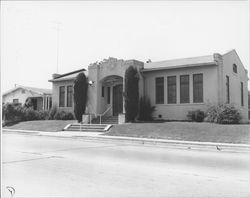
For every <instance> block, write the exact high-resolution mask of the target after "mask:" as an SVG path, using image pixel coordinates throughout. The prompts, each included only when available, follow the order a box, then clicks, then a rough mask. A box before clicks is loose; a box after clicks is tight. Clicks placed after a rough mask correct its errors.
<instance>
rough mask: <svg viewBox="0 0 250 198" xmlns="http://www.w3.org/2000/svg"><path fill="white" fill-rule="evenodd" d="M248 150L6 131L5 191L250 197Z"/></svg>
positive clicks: (54, 194) (26, 194) (28, 194)
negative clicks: (133, 142) (91, 139)
mask: <svg viewBox="0 0 250 198" xmlns="http://www.w3.org/2000/svg"><path fill="white" fill-rule="evenodd" d="M249 170H250V157H249V154H248V153H229V152H221V151H199V150H192V149H171V148H166V147H160V146H153V145H152V146H149V145H147V146H145V145H143V144H141V145H135V144H125V143H107V142H100V141H87V140H84V139H81V138H60V137H46V136H35V135H26V134H17V133H3V134H2V195H3V197H11V195H10V192H9V191H8V190H7V189H6V186H11V187H13V188H14V189H15V195H14V197H250V188H249V186H250V171H249Z"/></svg>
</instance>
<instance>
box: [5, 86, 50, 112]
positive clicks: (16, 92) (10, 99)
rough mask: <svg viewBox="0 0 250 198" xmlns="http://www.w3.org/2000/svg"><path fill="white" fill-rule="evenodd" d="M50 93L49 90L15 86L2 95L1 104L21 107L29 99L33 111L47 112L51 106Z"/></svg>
mask: <svg viewBox="0 0 250 198" xmlns="http://www.w3.org/2000/svg"><path fill="white" fill-rule="evenodd" d="M51 92H52V91H51V90H50V89H40V88H34V87H25V86H16V87H15V88H13V89H11V90H9V91H7V92H5V93H4V94H3V100H2V102H3V104H6V103H20V104H22V105H23V104H25V102H26V101H27V100H28V99H30V101H31V103H32V106H33V108H34V110H49V109H50V108H51V106H52V97H51Z"/></svg>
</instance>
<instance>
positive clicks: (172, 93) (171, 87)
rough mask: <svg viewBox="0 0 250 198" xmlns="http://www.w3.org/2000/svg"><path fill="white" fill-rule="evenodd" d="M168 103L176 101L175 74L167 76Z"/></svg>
mask: <svg viewBox="0 0 250 198" xmlns="http://www.w3.org/2000/svg"><path fill="white" fill-rule="evenodd" d="M167 79H168V104H175V103H176V76H168V78H167Z"/></svg>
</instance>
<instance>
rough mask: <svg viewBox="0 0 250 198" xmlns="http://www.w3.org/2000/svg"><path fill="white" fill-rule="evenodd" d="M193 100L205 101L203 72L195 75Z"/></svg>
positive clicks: (196, 101) (195, 101)
mask: <svg viewBox="0 0 250 198" xmlns="http://www.w3.org/2000/svg"><path fill="white" fill-rule="evenodd" d="M193 100H194V103H198V102H203V74H194V75H193Z"/></svg>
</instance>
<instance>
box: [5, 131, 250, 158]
mask: <svg viewBox="0 0 250 198" xmlns="http://www.w3.org/2000/svg"><path fill="white" fill-rule="evenodd" d="M3 132H13V133H23V134H30V135H39V136H50V137H61V138H78V139H84V140H89V141H103V142H110V141H112V142H117V143H121V142H122V143H125V144H126V143H127V144H143V145H147V146H156V145H157V146H164V147H168V148H179V149H196V150H209V151H211V150H212V151H220V152H241V153H242V152H244V153H250V145H249V144H230V143H218V142H198V141H180V140H167V139H153V138H136V137H123V136H108V135H105V133H101V132H73V131H60V132H44V131H29V130H16V129H3Z"/></svg>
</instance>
